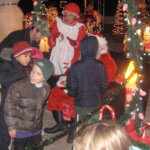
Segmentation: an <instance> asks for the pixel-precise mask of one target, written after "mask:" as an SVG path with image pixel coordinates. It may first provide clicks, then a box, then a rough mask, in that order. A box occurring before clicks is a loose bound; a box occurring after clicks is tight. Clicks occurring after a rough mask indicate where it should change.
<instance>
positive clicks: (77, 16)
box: [62, 10, 79, 18]
mask: <svg viewBox="0 0 150 150" xmlns="http://www.w3.org/2000/svg"><path fill="white" fill-rule="evenodd" d="M65 12H66V13H70V14H72V15H74V16H75V17H76V18H79V15H77V14H76V13H73V12H70V11H67V10H64V11H62V14H63V15H64V13H65Z"/></svg>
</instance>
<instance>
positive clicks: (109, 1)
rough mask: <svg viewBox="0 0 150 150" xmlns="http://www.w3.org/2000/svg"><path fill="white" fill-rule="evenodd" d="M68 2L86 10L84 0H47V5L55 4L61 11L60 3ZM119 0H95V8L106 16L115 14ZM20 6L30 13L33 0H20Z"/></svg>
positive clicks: (25, 12)
mask: <svg viewBox="0 0 150 150" xmlns="http://www.w3.org/2000/svg"><path fill="white" fill-rule="evenodd" d="M89 1H90V0H87V4H89ZM66 2H67V3H68V2H75V3H77V4H78V5H79V6H80V8H81V11H82V12H83V11H84V0H47V1H46V2H45V3H46V6H50V5H53V6H55V7H57V8H58V10H59V13H60V12H61V10H62V9H61V8H60V5H61V4H62V5H63V4H65V3H66ZM117 3H118V0H94V9H95V10H98V8H99V11H100V13H101V14H105V16H114V15H115V12H116V8H117ZM18 5H19V7H21V9H22V10H23V12H24V14H27V13H29V12H30V11H32V10H33V2H32V0H20V2H19V4H18Z"/></svg>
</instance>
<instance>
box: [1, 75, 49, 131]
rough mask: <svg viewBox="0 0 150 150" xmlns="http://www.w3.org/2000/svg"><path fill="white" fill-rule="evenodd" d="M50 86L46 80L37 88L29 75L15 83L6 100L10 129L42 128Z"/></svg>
mask: <svg viewBox="0 0 150 150" xmlns="http://www.w3.org/2000/svg"><path fill="white" fill-rule="evenodd" d="M49 92H50V87H49V85H48V84H47V83H46V82H44V83H43V86H42V87H40V88H37V87H36V86H35V84H31V83H30V81H29V77H27V78H25V79H22V80H19V81H17V82H15V83H13V84H12V85H11V86H10V88H9V91H8V93H7V97H6V100H5V109H4V116H5V121H6V124H7V126H8V130H9V131H10V130H13V129H16V130H17V131H27V132H33V133H34V132H36V131H39V130H40V129H41V128H42V114H43V106H44V104H45V102H46V99H47V97H48V95H49Z"/></svg>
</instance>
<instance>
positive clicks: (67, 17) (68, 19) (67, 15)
mask: <svg viewBox="0 0 150 150" xmlns="http://www.w3.org/2000/svg"><path fill="white" fill-rule="evenodd" d="M63 19H64V22H66V23H68V24H72V23H73V22H74V21H75V20H76V17H75V16H74V15H73V14H71V13H68V12H65V13H64V15H63Z"/></svg>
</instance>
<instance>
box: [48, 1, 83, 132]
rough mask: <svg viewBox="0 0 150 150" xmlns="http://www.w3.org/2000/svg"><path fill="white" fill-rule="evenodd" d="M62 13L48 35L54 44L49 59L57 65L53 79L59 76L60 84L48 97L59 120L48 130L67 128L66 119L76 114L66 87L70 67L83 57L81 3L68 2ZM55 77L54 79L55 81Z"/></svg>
mask: <svg viewBox="0 0 150 150" xmlns="http://www.w3.org/2000/svg"><path fill="white" fill-rule="evenodd" d="M62 14H63V17H62V18H60V17H57V18H56V23H55V24H54V25H53V26H52V29H51V32H50V34H51V37H50V38H49V45H50V47H52V52H51V56H50V61H51V62H52V63H53V65H54V74H53V78H55V79H56V78H57V77H58V78H59V79H58V83H57V86H56V83H55V84H54V85H55V86H56V87H54V88H53V89H52V91H51V93H50V96H49V99H48V110H50V111H53V116H54V118H55V119H56V121H57V122H58V123H57V124H56V126H54V127H52V128H46V129H45V132H47V133H55V132H59V131H61V130H63V129H66V127H67V125H66V122H65V121H64V119H65V120H67V121H68V120H70V119H71V118H73V117H74V116H75V115H74V110H73V109H74V108H73V99H72V98H71V97H70V96H68V94H67V93H65V90H64V88H65V83H66V76H67V72H68V70H69V68H70V66H71V65H72V64H73V63H74V62H76V61H77V60H78V59H79V58H80V49H79V46H80V41H81V40H82V39H83V38H84V37H85V28H84V24H82V23H80V22H79V17H80V8H79V6H78V5H77V4H76V3H73V2H71V3H68V4H67V5H66V6H65V7H64V10H63V11H62ZM60 76H61V77H60ZM64 76H65V77H64ZM53 78H51V81H54V79H53ZM59 83H60V84H59ZM66 107H67V108H66ZM64 108H66V109H64Z"/></svg>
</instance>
